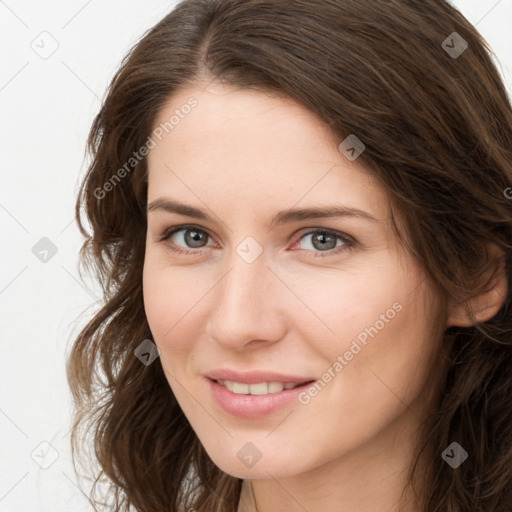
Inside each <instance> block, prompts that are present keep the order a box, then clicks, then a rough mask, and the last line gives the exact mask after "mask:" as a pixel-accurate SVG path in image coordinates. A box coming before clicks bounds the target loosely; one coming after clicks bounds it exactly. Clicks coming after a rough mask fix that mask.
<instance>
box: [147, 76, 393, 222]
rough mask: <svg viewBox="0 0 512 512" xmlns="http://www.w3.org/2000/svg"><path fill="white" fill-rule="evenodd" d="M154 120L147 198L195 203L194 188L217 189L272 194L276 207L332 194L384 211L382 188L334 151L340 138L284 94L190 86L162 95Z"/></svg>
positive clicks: (246, 195)
mask: <svg viewBox="0 0 512 512" xmlns="http://www.w3.org/2000/svg"><path fill="white" fill-rule="evenodd" d="M190 98H193V99H194V102H193V103H192V102H191V101H190ZM189 104H195V106H194V107H193V108H188V107H186V108H185V106H187V105H189ZM171 118H172V122H170V120H171ZM166 123H167V124H166ZM159 127H160V132H162V135H161V140H157V139H154V140H155V142H156V145H155V147H154V148H153V149H152V150H151V151H150V154H149V156H148V164H149V190H148V200H149V198H151V197H153V198H154V197H155V196H156V195H160V194H162V193H165V194H173V195H174V194H178V195H179V196H180V197H183V194H184V195H186V196H188V197H189V198H190V199H191V200H195V201H196V202H197V196H199V195H201V196H202V197H203V198H205V199H206V198H207V197H208V198H210V199H212V200H213V199H215V196H216V195H218V194H222V195H223V196H224V201H228V202H229V201H230V202H242V203H244V204H245V205H246V206H249V205H251V204H256V203H257V201H260V204H261V203H262V202H268V201H271V202H272V201H275V202H278V203H279V206H280V207H281V208H282V207H292V206H293V205H294V204H296V203H298V202H299V201H300V202H308V204H309V203H326V202H333V201H336V202H338V203H342V204H344V205H347V206H352V207H360V208H362V207H363V206H364V208H365V209H366V210H367V211H370V212H371V213H372V215H374V216H375V217H377V218H381V219H384V218H386V212H387V198H386V194H385V192H384V191H383V190H382V188H381V187H380V186H378V184H377V182H376V180H375V178H374V177H373V176H372V175H371V173H370V172H368V170H367V169H365V168H364V167H363V166H362V165H360V164H358V162H357V160H356V161H349V160H348V159H347V158H346V157H345V156H344V155H343V154H342V153H341V152H340V151H339V149H338V145H339V143H340V142H341V141H338V140H336V138H335V137H334V135H333V134H332V132H331V131H330V130H329V129H328V128H327V126H326V125H325V123H324V122H323V121H322V120H321V119H319V118H318V117H317V116H316V115H315V114H314V113H313V112H311V111H309V110H308V109H306V108H305V107H303V106H302V105H300V104H298V103H296V102H294V101H293V100H291V99H290V98H285V97H283V96H278V95H277V94H272V95H269V94H268V93H264V92H262V91H255V90H248V89H238V88H234V87H231V86H223V85H220V84H214V85H210V86H209V87H208V88H206V89H205V90H204V91H203V90H202V89H201V88H199V87H190V88H186V89H182V90H180V91H178V92H176V93H175V94H174V95H173V97H172V98H170V99H169V100H168V101H167V103H166V104H165V105H164V107H163V108H162V109H161V111H160V113H159V115H158V116H157V119H156V122H155V124H154V130H155V129H158V128H159ZM162 127H163V129H162ZM166 128H167V129H166ZM194 195H196V197H195V198H194Z"/></svg>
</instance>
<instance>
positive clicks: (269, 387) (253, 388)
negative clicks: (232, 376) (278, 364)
mask: <svg viewBox="0 0 512 512" xmlns="http://www.w3.org/2000/svg"><path fill="white" fill-rule="evenodd" d="M217 383H218V384H220V385H221V386H224V387H225V388H227V389H229V391H231V392H233V393H236V394H237V395H268V394H272V393H280V392H281V391H283V389H293V388H295V387H297V386H300V385H301V383H300V382H299V383H292V382H287V383H284V384H283V383H282V382H258V383H257V384H245V383H243V382H233V381H231V380H220V379H219V380H218V381H217Z"/></svg>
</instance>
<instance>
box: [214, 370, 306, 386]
mask: <svg viewBox="0 0 512 512" xmlns="http://www.w3.org/2000/svg"><path fill="white" fill-rule="evenodd" d="M205 377H208V378H209V379H212V380H230V381H233V382H241V383H244V384H257V383H259V382H283V383H287V382H289V383H293V384H296V383H301V382H310V381H313V380H315V379H314V378H312V377H298V376H297V375H283V374H282V373H277V372H268V371H252V372H244V373H242V372H236V371H234V370H229V369H224V370H222V369H219V370H212V371H211V372H208V373H205Z"/></svg>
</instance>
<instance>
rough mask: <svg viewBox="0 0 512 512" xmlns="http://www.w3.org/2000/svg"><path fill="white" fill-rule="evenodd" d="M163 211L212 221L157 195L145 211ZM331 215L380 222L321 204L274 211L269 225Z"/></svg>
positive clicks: (358, 212) (352, 210) (361, 212)
mask: <svg viewBox="0 0 512 512" xmlns="http://www.w3.org/2000/svg"><path fill="white" fill-rule="evenodd" d="M155 211H165V212H168V213H177V214H179V215H185V216H187V217H193V218H196V219H200V220H204V221H207V222H214V218H213V217H212V216H211V215H210V214H209V213H207V212H206V211H204V210H201V209H199V208H195V207H193V206H189V205H186V204H183V203H179V202H177V201H171V200H170V199H167V198H163V197H159V198H158V199H155V200H154V201H152V202H151V203H149V204H148V206H147V212H148V213H150V212H155ZM331 217H356V218H358V219H363V220H367V221H370V222H375V223H379V224H380V223H381V221H380V220H378V219H376V218H375V217H373V216H372V215H371V214H369V213H368V212H365V211H364V210H360V209H358V208H352V207H348V206H338V205H332V206H323V207H310V208H290V209H288V210H281V211H280V212H278V213H276V215H274V217H273V218H272V221H271V222H270V227H271V228H273V227H275V226H278V225H282V224H289V223H292V222H298V221H302V220H308V219H324V218H325V219H326V218H331Z"/></svg>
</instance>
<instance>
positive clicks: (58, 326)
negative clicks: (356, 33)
mask: <svg viewBox="0 0 512 512" xmlns="http://www.w3.org/2000/svg"><path fill="white" fill-rule="evenodd" d="M174 3H175V2H168V1H164V0H145V1H144V2H143V1H142V0H139V1H136V0H130V1H127V0H123V1H121V0H110V1H109V2H105V1H103V2H100V1H99V0H89V1H87V0H73V1H69V0H68V1H67V2H64V1H57V0H51V1H46V2H35V1H27V0H6V1H5V2H4V1H1V0H0V52H1V60H0V62H1V63H2V65H1V69H0V109H1V110H0V111H1V117H0V129H1V139H0V140H1V144H2V153H1V164H0V168H1V175H0V176H1V186H0V225H1V229H2V245H1V248H2V250H1V253H0V254H1V263H0V312H1V313H0V327H1V331H0V335H1V337H0V343H1V352H0V512H29V511H44V512H50V511H51V512H64V511H66V512H69V511H70V510H73V512H81V511H86V510H87V511H89V510H91V507H90V506H89V505H88V503H87V501H86V500H85V498H84V497H83V496H82V494H81V492H80V490H79V489H78V487H77V483H76V477H75V474H74V472H73V469H72V466H71V462H70V461H71V459H70V449H69V427H70V417H71V416H70V393H69V390H68V385H67V380H66V375H65V358H66V354H67V351H68V349H69V343H70V341H71V340H72V337H73V335H74V334H76V333H77V332H78V330H79V328H80V327H81V326H82V325H84V323H85V322H86V320H87V319H88V318H90V316H91V314H92V312H93V310H94V307H95V306H96V300H97V298H99V288H98V287H97V286H95V285H94V284H93V283H84V282H82V281H81V280H80V278H79V276H78V273H77V261H78V258H77V257H78V250H79V248H80V245H81V241H82V240H81V236H80V235H79V233H78V229H77V226H76V223H75V222H74V220H73V219H74V205H75V199H76V193H77V189H78V184H79V182H80V179H81V177H82V176H83V174H84V171H85V161H84V150H85V141H86V138H87V133H88V130H89V128H90V125H91V122H92V120H93V117H94V115H95V114H96V113H97V112H98V110H99V108H100V104H101V98H103V97H104V92H105V89H106V87H107V85H108V83H109V81H110V79H111V77H112V75H113V74H114V72H115V70H116V69H117V67H118V65H119V63H120V62H121V59H122V58H123V56H124V55H125V54H126V52H127V51H128V50H129V49H130V48H131V46H132V44H133V43H135V42H136V41H137V39H138V38H139V37H140V36H141V35H142V34H143V33H144V32H145V31H146V30H147V29H148V28H150V27H151V26H152V25H154V24H155V23H156V22H157V21H158V20H160V19H161V18H162V17H163V16H164V15H165V14H166V13H167V12H168V11H170V10H171V9H172V6H173V5H174ZM452 3H454V5H456V6H457V7H458V8H459V9H460V10H461V11H462V13H463V14H464V15H465V16H466V17H467V18H468V19H469V20H470V21H471V22H472V23H473V24H475V25H476V26H477V28H478V30H479V31H480V32H481V33H482V34H483V35H484V37H485V38H486V39H487V40H488V42H489V43H490V44H491V46H492V47H493V49H494V50H495V52H496V54H497V55H498V58H499V61H500V69H501V72H502V74H503V76H504V79H505V83H506V85H507V87H508V90H509V91H512V87H511V84H512V30H511V28H510V27H511V25H512V0H501V1H497V0H458V1H455V2H452ZM42 32H47V34H43V35H41V33H42ZM48 34H51V35H48ZM42 39H43V43H42V42H41V40H42ZM43 44H44V49H43V48H42V46H43ZM57 44H58V48H57V50H56V51H55V52H54V53H53V54H52V55H51V56H49V57H48V58H46V59H43V58H41V57H40V56H39V55H38V54H37V53H36V52H35V51H34V49H33V47H36V45H39V46H40V50H39V51H40V52H44V51H45V49H46V51H48V50H49V49H51V48H52V45H54V46H56V45H57ZM43 237H47V238H49V239H50V240H51V241H52V243H53V244H54V245H55V246H56V248H57V253H56V254H55V255H54V256H53V257H51V258H49V260H48V261H47V262H46V263H43V262H41V261H40V260H39V259H38V258H37V257H36V256H35V255H34V254H33V252H32V248H33V247H34V245H35V244H36V243H37V242H38V241H39V240H40V239H41V238H43ZM45 442H46V443H50V444H51V446H52V448H50V449H48V445H47V444H43V445H40V443H45ZM48 450H49V451H48ZM53 450H55V451H53ZM55 457H57V458H56V460H55V461H54V462H53V463H52V464H51V465H50V466H49V467H48V468H46V469H42V468H41V467H40V466H39V465H38V463H37V462H39V463H40V464H43V465H48V464H49V463H50V462H52V460H53V458H55Z"/></svg>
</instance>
